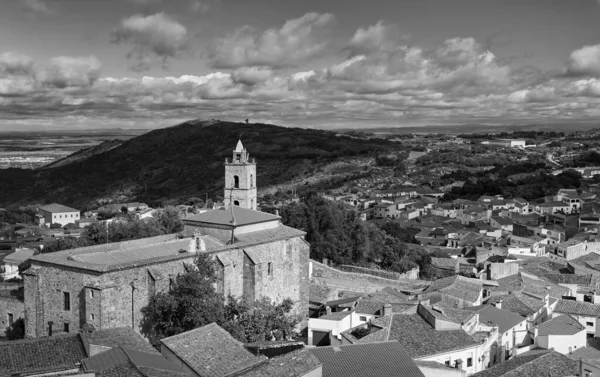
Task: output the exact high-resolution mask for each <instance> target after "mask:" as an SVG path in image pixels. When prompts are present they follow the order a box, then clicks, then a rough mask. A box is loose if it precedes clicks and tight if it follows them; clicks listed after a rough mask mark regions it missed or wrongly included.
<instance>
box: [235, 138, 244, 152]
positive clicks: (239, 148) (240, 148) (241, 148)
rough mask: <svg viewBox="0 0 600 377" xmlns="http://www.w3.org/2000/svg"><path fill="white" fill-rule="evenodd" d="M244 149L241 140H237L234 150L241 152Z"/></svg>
mask: <svg viewBox="0 0 600 377" xmlns="http://www.w3.org/2000/svg"><path fill="white" fill-rule="evenodd" d="M243 150H244V146H243V145H242V141H241V140H238V142H237V145H236V146H235V151H234V152H242V151H243Z"/></svg>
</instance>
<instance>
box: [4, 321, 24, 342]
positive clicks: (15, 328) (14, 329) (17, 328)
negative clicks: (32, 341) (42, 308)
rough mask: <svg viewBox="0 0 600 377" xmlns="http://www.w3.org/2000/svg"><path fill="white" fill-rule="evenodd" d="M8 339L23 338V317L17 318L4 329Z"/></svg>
mask: <svg viewBox="0 0 600 377" xmlns="http://www.w3.org/2000/svg"><path fill="white" fill-rule="evenodd" d="M4 332H5V333H6V337H7V338H8V340H18V339H23V338H25V321H24V320H23V318H20V317H19V318H18V319H17V320H16V321H14V322H13V324H12V326H9V327H7V328H6V330H5V331H4Z"/></svg>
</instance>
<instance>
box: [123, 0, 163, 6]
mask: <svg viewBox="0 0 600 377" xmlns="http://www.w3.org/2000/svg"><path fill="white" fill-rule="evenodd" d="M126 1H128V2H130V3H133V4H135V5H139V6H145V5H151V4H159V3H162V0H126Z"/></svg>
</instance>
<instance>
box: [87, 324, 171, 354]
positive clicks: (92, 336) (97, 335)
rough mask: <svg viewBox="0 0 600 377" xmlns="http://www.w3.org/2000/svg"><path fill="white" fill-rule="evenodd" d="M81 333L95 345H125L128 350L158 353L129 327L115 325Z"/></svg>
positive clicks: (113, 346) (112, 346)
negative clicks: (115, 326) (110, 327)
mask: <svg viewBox="0 0 600 377" xmlns="http://www.w3.org/2000/svg"><path fill="white" fill-rule="evenodd" d="M82 335H83V336H84V338H85V339H87V341H88V342H90V344H92V345H96V346H104V347H110V348H116V347H125V348H127V349H130V350H134V351H140V352H146V353H150V354H155V355H159V354H160V352H158V351H157V350H156V349H155V348H154V347H152V346H151V345H150V343H148V342H147V341H146V340H145V339H144V338H143V337H142V336H141V335H140V334H138V333H137V332H135V331H133V330H132V329H131V328H130V327H117V328H112V329H104V330H94V331H92V332H87V331H82Z"/></svg>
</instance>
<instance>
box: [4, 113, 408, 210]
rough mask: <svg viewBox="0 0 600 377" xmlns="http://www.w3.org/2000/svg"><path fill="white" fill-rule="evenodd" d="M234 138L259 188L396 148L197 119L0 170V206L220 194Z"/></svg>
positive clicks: (353, 168)
mask: <svg viewBox="0 0 600 377" xmlns="http://www.w3.org/2000/svg"><path fill="white" fill-rule="evenodd" d="M238 139H241V140H242V141H243V143H244V146H245V147H246V149H247V150H248V152H249V153H250V157H251V158H256V160H257V162H258V164H259V165H258V166H259V168H258V175H257V184H258V186H259V188H261V190H263V191H264V190H269V188H272V187H278V185H284V184H289V183H290V182H293V183H294V184H297V185H299V186H302V187H309V186H311V185H312V184H315V183H316V182H318V181H319V180H322V179H325V180H327V179H329V178H331V177H336V178H337V179H344V177H347V176H350V175H352V174H354V175H355V176H356V175H357V174H361V172H364V170H365V169H364V166H365V165H368V164H370V162H371V161H372V160H373V157H374V156H375V155H377V154H380V153H386V152H390V151H392V150H395V149H396V148H397V146H398V144H395V143H394V142H391V141H387V140H383V139H369V138H367V137H365V138H360V137H356V136H347V135H343V134H337V133H335V132H330V131H323V130H314V129H300V128H285V127H279V126H275V125H269V124H245V123H234V122H221V121H212V122H202V121H198V120H194V121H189V122H185V123H182V124H179V125H176V126H173V127H169V128H164V129H158V130H153V131H150V132H148V133H146V134H143V135H140V136H137V137H135V138H133V139H130V140H127V141H125V142H123V143H120V144H118V145H110V148H106V150H96V151H93V152H94V153H87V154H86V153H82V152H80V153H78V154H76V155H74V156H72V157H71V158H70V159H69V158H67V160H65V161H63V162H62V163H60V164H56V165H54V166H50V167H46V168H44V169H40V170H35V171H31V170H21V169H7V170H0V207H1V206H10V205H14V204H26V203H43V202H46V203H48V202H59V203H65V204H68V205H70V206H76V207H79V208H93V207H95V206H97V204H98V203H99V201H103V200H119V201H121V200H134V199H135V200H139V201H146V202H148V203H158V202H160V201H162V200H165V199H169V198H188V197H190V196H198V197H202V198H203V197H204V195H205V193H208V194H209V196H222V195H223V191H222V190H223V184H224V181H223V179H224V178H223V169H224V167H223V163H224V161H225V158H226V157H228V158H231V153H232V150H233V148H234V147H235V145H236V143H237V140H238ZM90 152H92V151H90ZM96 152H99V153H96ZM315 177H318V178H315ZM282 187H283V186H282Z"/></svg>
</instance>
